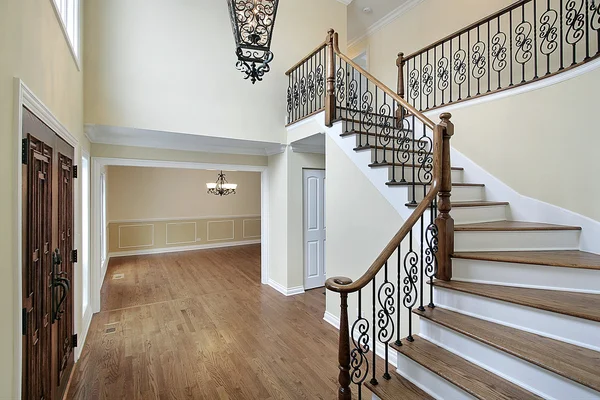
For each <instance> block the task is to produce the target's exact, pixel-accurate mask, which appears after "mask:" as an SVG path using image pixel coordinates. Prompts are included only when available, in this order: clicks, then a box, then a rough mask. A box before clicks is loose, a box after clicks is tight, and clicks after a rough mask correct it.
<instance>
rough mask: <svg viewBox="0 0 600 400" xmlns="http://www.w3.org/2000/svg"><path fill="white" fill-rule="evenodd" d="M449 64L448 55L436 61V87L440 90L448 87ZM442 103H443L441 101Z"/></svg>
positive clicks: (442, 90)
mask: <svg viewBox="0 0 600 400" xmlns="http://www.w3.org/2000/svg"><path fill="white" fill-rule="evenodd" d="M449 66H450V60H448V57H442V58H440V59H439V60H438V62H437V78H438V81H437V87H438V89H439V90H440V91H441V92H444V91H445V90H446V89H448V86H449V84H450V71H449ZM442 104H444V102H443V101H442Z"/></svg>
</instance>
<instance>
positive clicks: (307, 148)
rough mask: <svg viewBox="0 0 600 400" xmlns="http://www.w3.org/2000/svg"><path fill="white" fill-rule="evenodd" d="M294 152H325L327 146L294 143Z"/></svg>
mask: <svg viewBox="0 0 600 400" xmlns="http://www.w3.org/2000/svg"><path fill="white" fill-rule="evenodd" d="M292 151H293V152H294V153H313V154H325V146H322V145H318V144H303V143H292Z"/></svg>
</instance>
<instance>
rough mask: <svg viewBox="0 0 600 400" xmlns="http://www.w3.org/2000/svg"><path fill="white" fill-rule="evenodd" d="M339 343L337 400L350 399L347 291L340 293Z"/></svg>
mask: <svg viewBox="0 0 600 400" xmlns="http://www.w3.org/2000/svg"><path fill="white" fill-rule="evenodd" d="M340 298H341V303H340V343H339V349H338V362H339V364H340V365H339V368H340V374H339V375H338V382H339V384H340V386H339V390H338V400H351V399H352V391H351V389H350V383H351V381H350V330H349V327H348V293H340Z"/></svg>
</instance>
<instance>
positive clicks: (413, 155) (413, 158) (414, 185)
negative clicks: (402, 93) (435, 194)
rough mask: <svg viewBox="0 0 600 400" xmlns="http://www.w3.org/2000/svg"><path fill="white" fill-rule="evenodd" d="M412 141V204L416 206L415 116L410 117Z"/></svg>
mask: <svg viewBox="0 0 600 400" xmlns="http://www.w3.org/2000/svg"><path fill="white" fill-rule="evenodd" d="M411 118H412V139H411V142H410V148H411V149H412V166H411V169H412V201H411V203H412V204H417V196H416V193H417V177H416V171H417V167H416V165H417V163H416V161H417V160H416V153H417V151H416V150H417V149H416V146H415V115H414V114H413V115H412V117H411Z"/></svg>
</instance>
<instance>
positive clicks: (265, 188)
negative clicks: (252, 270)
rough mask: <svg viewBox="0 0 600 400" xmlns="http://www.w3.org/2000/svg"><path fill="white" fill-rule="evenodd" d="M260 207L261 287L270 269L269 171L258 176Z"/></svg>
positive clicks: (266, 282)
mask: <svg viewBox="0 0 600 400" xmlns="http://www.w3.org/2000/svg"><path fill="white" fill-rule="evenodd" d="M260 186H261V191H260V207H261V210H260V211H261V216H260V219H261V221H260V240H261V247H260V258H261V265H260V282H261V283H262V284H263V285H266V284H268V283H269V269H270V265H271V264H270V261H269V251H270V250H269V241H270V236H269V218H270V212H269V170H268V169H267V170H265V171H264V172H263V173H262V174H261V175H260Z"/></svg>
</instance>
